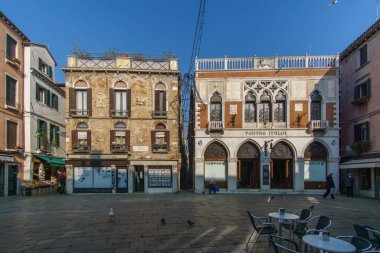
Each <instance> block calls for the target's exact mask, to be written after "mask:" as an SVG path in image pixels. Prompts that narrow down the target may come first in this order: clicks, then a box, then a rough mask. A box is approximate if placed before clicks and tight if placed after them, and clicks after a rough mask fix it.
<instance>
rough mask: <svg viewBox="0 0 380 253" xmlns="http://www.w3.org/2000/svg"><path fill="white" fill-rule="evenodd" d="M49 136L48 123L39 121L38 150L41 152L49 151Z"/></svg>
mask: <svg viewBox="0 0 380 253" xmlns="http://www.w3.org/2000/svg"><path fill="white" fill-rule="evenodd" d="M47 143H48V135H47V123H46V121H43V120H40V119H38V120H37V148H38V149H41V150H46V149H47Z"/></svg>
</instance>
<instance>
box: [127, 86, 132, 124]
mask: <svg viewBox="0 0 380 253" xmlns="http://www.w3.org/2000/svg"><path fill="white" fill-rule="evenodd" d="M127 111H128V117H131V90H130V89H128V90H127Z"/></svg>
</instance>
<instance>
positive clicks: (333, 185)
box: [323, 173, 335, 199]
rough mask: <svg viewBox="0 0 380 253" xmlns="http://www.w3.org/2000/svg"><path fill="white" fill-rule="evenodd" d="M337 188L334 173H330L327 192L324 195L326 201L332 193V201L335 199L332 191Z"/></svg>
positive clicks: (327, 179) (327, 180)
mask: <svg viewBox="0 0 380 253" xmlns="http://www.w3.org/2000/svg"><path fill="white" fill-rule="evenodd" d="M332 188H335V184H334V179H333V173H330V174H329V175H328V176H327V178H326V192H325V194H323V198H324V199H325V198H326V197H327V196H328V195H329V194H330V193H331V199H335V196H334V194H333V193H332V192H331V189H332Z"/></svg>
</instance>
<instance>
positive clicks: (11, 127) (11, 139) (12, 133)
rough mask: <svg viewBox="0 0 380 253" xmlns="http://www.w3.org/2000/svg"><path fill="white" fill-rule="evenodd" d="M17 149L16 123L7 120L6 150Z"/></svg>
mask: <svg viewBox="0 0 380 253" xmlns="http://www.w3.org/2000/svg"><path fill="white" fill-rule="evenodd" d="M16 147H17V123H16V122H13V121H9V120H7V149H15V148H16Z"/></svg>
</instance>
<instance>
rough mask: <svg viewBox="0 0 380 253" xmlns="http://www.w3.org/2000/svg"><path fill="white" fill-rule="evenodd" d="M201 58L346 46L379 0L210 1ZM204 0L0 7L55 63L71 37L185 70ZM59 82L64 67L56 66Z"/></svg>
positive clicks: (86, 0) (75, 0) (89, 47)
mask: <svg viewBox="0 0 380 253" xmlns="http://www.w3.org/2000/svg"><path fill="white" fill-rule="evenodd" d="M206 1H207V2H206V16H205V24H204V30H203V40H202V46H201V52H200V57H201V58H202V57H203V58H209V57H210V58H213V57H224V56H225V55H227V56H228V57H249V56H253V55H257V56H273V55H275V54H278V55H283V56H289V55H304V54H305V53H306V52H308V53H311V54H312V55H323V54H335V53H336V52H341V51H342V50H343V49H344V48H345V47H347V46H348V45H349V43H351V42H352V41H353V40H354V39H356V38H357V37H358V36H359V35H360V34H361V33H362V32H364V31H365V29H367V28H368V27H369V26H370V25H371V24H372V23H374V22H375V20H376V0H339V2H338V4H337V5H333V6H331V5H329V3H330V0H262V1H259V0H206ZM198 7H199V0H124V1H122V0H120V1H114V0H108V1H94V0H80V1H79V0H62V1H51V0H29V1H25V0H1V1H0V9H1V11H2V12H3V13H4V14H5V15H7V16H8V18H10V19H11V20H12V21H13V23H15V24H16V25H17V26H18V28H20V29H21V30H22V31H23V32H24V33H25V34H26V35H27V36H28V37H29V39H31V40H32V41H33V42H35V43H41V44H45V45H47V46H48V47H49V49H50V51H51V53H52V54H53V56H54V57H55V59H56V61H57V64H58V67H62V66H65V65H66V57H67V55H70V54H71V51H72V46H73V43H75V44H77V45H79V46H80V47H81V48H82V49H84V50H86V51H88V52H94V53H102V52H105V51H107V50H108V49H110V48H117V49H118V50H119V52H121V53H133V52H141V53H146V54H155V55H159V54H161V53H163V52H167V51H172V52H173V53H174V54H176V55H177V56H178V57H179V60H180V68H181V70H182V72H186V71H187V69H188V65H189V58H190V56H191V49H192V42H193V37H194V30H195V24H196V18H197V14H198ZM56 78H57V81H58V82H64V74H63V72H62V71H57V77H56Z"/></svg>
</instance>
